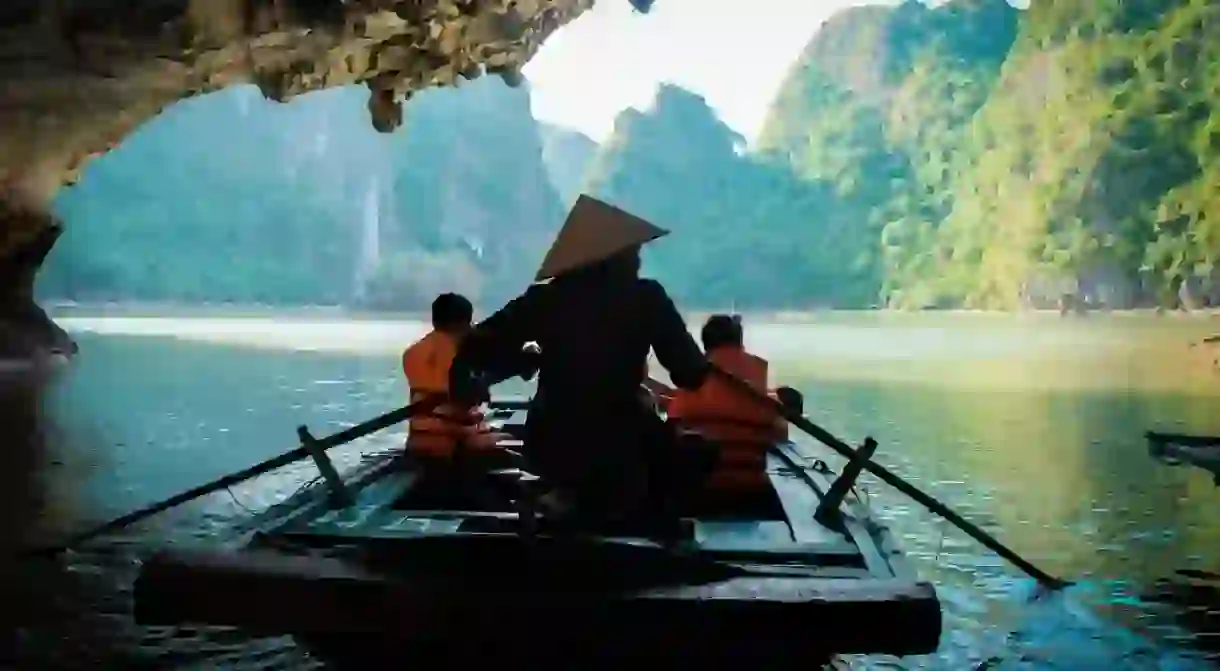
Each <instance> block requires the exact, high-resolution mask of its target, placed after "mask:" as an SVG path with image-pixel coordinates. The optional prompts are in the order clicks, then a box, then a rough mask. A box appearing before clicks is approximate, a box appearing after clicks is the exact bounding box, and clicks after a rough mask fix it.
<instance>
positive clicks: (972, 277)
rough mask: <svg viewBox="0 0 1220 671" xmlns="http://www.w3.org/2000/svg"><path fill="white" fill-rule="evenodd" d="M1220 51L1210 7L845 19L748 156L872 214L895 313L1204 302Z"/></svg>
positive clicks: (1157, 3) (960, 10)
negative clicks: (1086, 300) (762, 157)
mask: <svg viewBox="0 0 1220 671" xmlns="http://www.w3.org/2000/svg"><path fill="white" fill-rule="evenodd" d="M1218 37H1220V6H1216V5H1214V3H1209V2H1206V0H1144V1H1141V2H1127V3H1094V4H1088V3H1074V2H1065V1H1062V0H1034V2H1033V3H1032V5H1031V7H1030V9H1029V10H1027V11H1018V10H1015V9H1013V8H1011V7H1010V6H1008V5H1007V3H1006V2H1004V0H953V1H951V2H949V3H946V4H944V5H941V6H940V7H938V8H936V9H929V8H927V7H926V6H924V5H922V4H919V3H915V2H906V3H904V4H902V5H900V6H898V7H896V8H880V7H863V8H858V9H853V10H849V11H846V12H843V13H841V14H840V15H838V16H836V17H834V18H833V19H831V21H829V22H828V23H827V24H826V25H825V26H824V27H823V28H822V29H821V31H820V32H819V33H818V35H816V36H815V37H814V39H813V40H812V41H811V42H810V44H809V46H808V48H807V49H806V50H805V53H804V54H803V55H802V56H801V58H800V60H799V61H798V62H797V63H796V64H795V65H794V67H793V69H792V71H791V73H790V74H789V76H788V79H787V81H786V83H785V85H784V86H783V88H782V90H781V92H780V94H779V96H778V98H777V100H776V102H775V105H774V106H773V109H772V111H771V114H770V117H769V119H768V122H767V124H766V127H765V129H764V132H763V134H762V137H761V139H760V142H759V150H760V151H761V152H763V153H764V154H767V155H774V156H781V157H784V158H786V159H787V160H789V161H790V162H791V163H792V165H793V168H794V169H795V170H796V171H798V172H799V173H801V174H802V175H804V176H807V177H810V178H813V179H817V180H821V181H827V182H830V183H833V184H835V186H836V188H837V190H838V192H839V193H840V194H842V195H844V197H846V198H848V199H851V200H856V201H858V202H859V203H860V204H861V205H862V206H864V207H867V208H868V209H870V210H871V212H872V213H873V215H874V218H873V219H871V220H870V222H869V225H879V226H880V235H879V237H878V241H877V242H878V245H879V247H880V252H881V256H882V258H883V266H884V270H883V272H882V274H881V278H882V281H881V284H880V286H879V287H878V290H879V292H880V294H881V297H882V299H883V300H884V301H885V302H887V303H888V304H890V305H895V306H902V307H924V306H935V305H965V306H969V307H988V308H1008V309H1011V308H1015V307H1018V306H1020V305H1023V304H1025V305H1028V304H1035V305H1036V304H1045V303H1049V302H1052V301H1054V300H1055V299H1057V298H1058V297H1059V295H1061V294H1062V293H1066V292H1076V293H1081V294H1083V295H1085V296H1087V297H1090V298H1093V299H1095V300H1100V301H1104V302H1106V303H1108V304H1111V305H1115V306H1119V307H1122V306H1130V305H1134V304H1140V303H1150V302H1158V303H1160V304H1173V303H1176V302H1177V301H1178V300H1179V297H1180V298H1181V299H1182V300H1184V301H1186V302H1188V303H1190V302H1197V301H1198V300H1199V299H1200V298H1202V295H1203V294H1205V293H1208V292H1212V293H1214V292H1215V289H1216V284H1217V279H1218V278H1220V273H1218V272H1217V268H1216V263H1217V257H1218V256H1220V221H1218V220H1217V217H1218V216H1220V211H1217V210H1216V206H1215V203H1216V202H1217V200H1216V195H1218V194H1217V193H1215V191H1216V190H1217V189H1220V186H1218V182H1217V179H1216V177H1217V176H1220V160H1218V159H1220V153H1218V152H1220V110H1218V109H1217V103H1216V100H1217V99H1216V93H1217V89H1218V88H1220V46H1218V45H1220V41H1218V39H1217V38H1218ZM1209 210H1210V211H1209Z"/></svg>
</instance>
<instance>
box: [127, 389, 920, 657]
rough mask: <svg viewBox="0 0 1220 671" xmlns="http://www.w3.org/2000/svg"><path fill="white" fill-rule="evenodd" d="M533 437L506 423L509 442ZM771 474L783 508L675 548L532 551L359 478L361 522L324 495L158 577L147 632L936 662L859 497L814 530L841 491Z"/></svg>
mask: <svg viewBox="0 0 1220 671" xmlns="http://www.w3.org/2000/svg"><path fill="white" fill-rule="evenodd" d="M522 419H523V418H522V415H521V414H520V412H519V411H517V412H507V413H501V414H500V416H499V417H498V420H499V421H500V422H503V423H505V424H506V426H507V427H508V428H512V427H513V425H519V424H520V422H521V421H522ZM767 472H768V475H769V481H770V484H771V491H769V492H765V494H764V495H756V496H753V497H752V498H751V500H750V501H749V503H748V505H746V504H745V503H746V502H744V501H717V500H715V497H714V496H713V497H710V498H709V499H708V500H704V501H697V502H694V503H693V504H692V505H691V506H690V509H689V510H687V511H686V513H687V515H686V517H685V518H684V519H682V520H681V523H680V524H677V525H674V526H671V527H669V532H667V533H651V531H655V530H651V531H650V530H642V529H639V528H638V527H637V528H622V529H617V530H614V529H607V528H606V527H604V526H600V527H598V528H596V529H573V528H571V527H568V526H562V527H561V526H550V525H551V524H552V522H554V523H555V524H556V525H558V521H548V520H547V519H546V518H545V517H538V518H534V519H535V520H536V522H535V526H534V527H533V528H532V531H529V532H526V531H525V528H524V527H523V526H522V525H521V524H520V522H521V519H519V517H518V514H517V512H515V510H514V509H513V508H514V506H512V505H504V506H501V508H502V509H495V508H496V506H494V505H492V506H482V508H481V509H477V508H479V507H478V506H460V505H443V506H428V505H423V504H424V503H425V502H427V501H428V499H429V497H418V496H415V495H414V494H413V493H414V492H418V491H420V490H422V489H423V488H424V483H425V482H426V478H427V475H426V469H421V468H419V467H418V466H417V465H415V464H412V462H410V460H408V459H405V458H401V457H399V458H387V459H386V460H384V461H383V462H381V463H379V464H377V465H376V466H375V467H373V468H371V469H367V470H365V471H363V472H361V473H359V474H356V475H355V476H354V477H352V478H349V480H348V483H347V484H348V488H349V495H350V499H349V500H348V502H347V505H343V506H342V507H328V506H327V505H326V504H325V502H324V499H322V498H319V497H317V496H316V495H315V496H314V498H312V499H310V501H311V502H310V503H309V504H308V505H304V506H301V507H299V508H298V509H297V510H296V511H295V512H292V513H290V514H279V513H277V514H275V515H272V516H268V517H265V518H263V519H262V520H261V521H260V522H258V523H257V524H258V526H259V530H258V533H257V534H256V535H255V537H254V539H253V541H252V542H251V543H250V544H249V545H248V546H245V547H244V548H241V549H239V550H238V551H236V552H229V553H224V554H219V553H191V552H181V551H180V552H175V553H167V554H165V555H164V556H161V557H158V558H156V559H154V560H151V561H150V562H148V563H146V564H145V566H144V569H143V571H142V574H141V578H140V581H138V583H137V593H138V596H137V604H139V607H140V609H141V610H140V613H139V614H138V617H140V618H141V621H143V622H145V623H147V624H157V623H171V622H193V623H209V624H225V625H230V626H240V627H244V628H246V629H248V630H251V631H257V632H267V633H291V634H293V635H295V636H297V637H298V639H299V640H302V641H303V642H305V643H306V644H307V645H308V646H309V647H310V648H311V649H313V650H315V651H317V652H319V654H321V655H323V656H324V657H326V658H328V659H345V660H347V661H348V662H350V663H351V664H352V667H353V668H365V667H367V666H368V664H370V663H372V662H371V661H369V660H373V659H375V658H376V655H371V656H368V657H367V658H366V657H362V655H365V654H366V653H369V652H370V651H373V650H377V651H380V652H379V653H378V654H381V653H383V652H384V651H385V650H386V649H399V648H403V647H404V646H405V648H407V649H411V650H413V651H415V653H418V654H419V655H420V656H421V658H422V657H426V655H424V653H423V652H422V651H425V650H430V649H432V648H433V647H434V646H435V647H437V649H443V650H445V651H446V654H453V653H454V652H455V651H457V652H461V651H463V650H466V651H472V650H474V651H478V652H479V654H484V655H490V654H494V655H496V656H498V657H504V656H506V655H509V656H514V657H521V658H522V659H526V658H533V657H536V656H537V655H538V654H543V655H544V656H548V655H549V656H550V657H551V658H556V657H558V658H563V659H575V658H578V657H580V656H581V655H591V657H590V659H601V658H604V656H605V655H606V654H610V653H614V654H627V652H629V651H631V654H633V655H637V656H639V657H640V658H641V659H649V658H651V657H650V656H655V654H656V651H658V650H672V651H676V652H681V655H680V656H682V657H684V658H687V659H689V658H692V657H691V655H693V654H694V653H695V652H698V653H699V654H703V655H705V656H707V658H708V659H710V660H716V659H720V658H722V657H723V658H734V659H742V660H746V659H750V660H755V661H758V660H760V659H762V658H764V657H765V658H767V659H772V658H774V660H784V661H785V663H797V662H800V661H802V660H804V661H806V662H809V661H812V660H815V659H824V658H825V656H826V655H829V654H835V653H839V654H842V653H887V654H896V655H907V654H926V653H928V652H931V651H933V650H934V649H935V648H936V645H937V642H938V640H939V637H940V633H941V612H940V604H939V600H938V599H937V597H936V593H935V590H934V589H933V588H932V586H931V585H929V584H928V583H926V582H921V581H919V580H918V579H917V578H916V576H915V575H914V573H913V572H912V571H911V570H910V569H909V567H908V566H907V565H906V563H905V561H904V559H903V556H902V553H901V552H900V551H899V550H898V548H897V546H896V544H895V543H894V541H893V538H892V536H891V534H890V532H889V531H888V530H887V529H886V528H884V527H882V526H880V525H878V524H877V523H876V522H875V521H873V520H872V519H871V517H870V516H869V514H868V509H867V506H866V505H864V504H863V503H862V502H861V501H859V500H858V499H856V498H855V497H854V496H851V495H849V496H847V497H846V498H845V499H843V500H842V501H841V502H840V504H839V505H838V507H837V509H838V511H839V514H838V515H832V516H829V517H823V518H821V519H822V520H825V523H824V522H822V521H819V520H818V519H815V511H816V510H817V509H818V507H819V504H820V503H821V502H822V500H823V498H828V499H830V500H833V499H834V498H835V497H833V496H831V497H827V493H828V492H830V491H831V489H832V483H834V482H835V478H836V474H835V473H833V472H831V471H830V470H829V469H828V468H826V466H825V464H823V463H822V462H821V461H820V460H819V459H817V458H816V456H815V455H811V454H805V453H802V450H801V448H800V447H799V446H798V445H796V444H794V443H790V442H785V443H781V444H778V445H774V446H773V449H771V450H770V451H769V455H768V458H767ZM315 494H316V493H315ZM526 509H528V508H526ZM532 517H533V516H531V518H532ZM531 518H526V519H527V520H528V519H531ZM565 524H566V523H565ZM285 604H287V607H285ZM539 622H546V623H548V625H547V627H546V628H543V629H540V628H539V627H538V625H537V623H539ZM795 623H800V625H799V627H798V626H796V624H795ZM760 655H762V657H760ZM360 660H363V661H360ZM776 663H778V661H777V662H776ZM362 665H363V666H362Z"/></svg>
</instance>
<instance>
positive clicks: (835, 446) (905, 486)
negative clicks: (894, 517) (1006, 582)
mask: <svg viewBox="0 0 1220 671" xmlns="http://www.w3.org/2000/svg"><path fill="white" fill-rule="evenodd" d="M711 370H712V373H713V374H715V375H716V376H717V377H719V378H721V379H722V380H724V381H725V382H726V383H728V384H729V385H730V386H732V387H734V388H735V389H737V390H738V391H740V392H742V393H743V394H747V395H749V396H750V397H752V398H754V399H755V400H756V401H758V402H759V403H765V404H766V405H767V406H768V407H770V408H772V409H774V410H775V411H776V412H777V413H779V415H780V416H781V417H783V418H784V419H785V420H787V421H788V423H789V424H792V425H793V426H795V427H797V428H798V429H800V430H802V431H804V432H805V433H807V434H809V435H810V436H812V437H813V438H815V439H817V440H818V442H820V443H822V444H824V445H825V446H826V447H829V448H830V449H832V450H834V451H835V452H838V453H839V454H841V455H842V456H844V457H846V458H847V459H853V458H854V457H855V455H856V450H854V449H853V448H852V447H851V446H849V445H847V444H846V443H844V442H843V441H841V440H839V439H838V438H836V437H835V436H834V435H833V434H831V433H830V432H829V431H826V430H825V429H823V428H821V427H820V426H818V425H816V424H814V423H813V422H811V421H809V420H808V419H806V418H805V417H804V416H802V415H801V414H799V413H797V412H794V411H793V410H792V409H790V408H788V407H786V406H784V405H783V404H782V403H779V402H778V401H776V400H775V399H773V398H771V397H770V396H768V395H766V394H765V393H763V392H761V391H759V390H758V389H755V388H754V386H753V385H751V384H749V383H748V382H746V381H745V380H742V379H741V378H739V377H737V376H736V375H733V374H732V373H729V372H728V371H726V370H724V369H723V368H720V367H719V366H716V365H715V364H712V366H711ZM862 463H863V464H864V469H865V470H867V471H868V472H869V473H872V474H873V475H875V476H877V477H878V478H879V479H880V480H881V481H882V482H884V483H886V484H887V485H889V486H891V487H893V488H894V489H897V490H898V491H900V492H902V493H903V494H905V495H907V496H908V497H910V498H911V499H913V500H914V501H915V502H916V503H918V504H920V505H922V506H923V507H925V508H927V509H928V510H930V511H932V512H933V513H935V514H937V515H940V516H941V517H943V518H944V519H946V520H948V521H949V523H950V524H952V525H954V526H956V527H957V528H959V529H961V530H962V531H964V532H965V533H966V535H968V536H970V537H971V538H973V539H974V540H976V541H978V542H979V543H981V544H982V545H983V546H984V547H986V548H987V549H989V550H991V551H992V552H995V553H996V554H998V555H1000V556H1001V557H1003V558H1004V559H1007V560H1008V561H1010V562H1012V564H1013V565H1015V566H1016V567H1017V568H1019V569H1021V570H1022V571H1024V572H1025V573H1026V574H1028V575H1029V576H1030V577H1032V578H1033V579H1035V580H1037V581H1038V582H1039V583H1042V584H1043V585H1045V586H1047V587H1050V588H1052V589H1059V588H1061V587H1066V586H1067V585H1069V584H1070V583H1068V582H1067V581H1065V580H1062V579H1060V578H1056V577H1054V576H1052V575H1051V574H1049V573H1047V572H1045V571H1043V570H1042V569H1040V568H1038V567H1037V566H1034V565H1033V564H1031V563H1029V562H1028V561H1026V560H1025V559H1024V558H1022V557H1021V556H1020V555H1018V554H1017V553H1016V552H1014V551H1012V550H1010V549H1009V548H1008V547H1007V546H1005V545H1004V544H1002V543H1000V541H998V540H996V539H995V537H993V536H992V535H990V534H988V533H987V532H986V531H983V530H982V529H980V528H978V527H977V526H975V525H974V524H973V523H971V522H970V521H969V520H967V519H965V518H963V517H962V516H961V515H958V514H957V513H955V512H953V510H952V509H950V508H949V507H948V506H946V505H945V504H943V503H941V502H940V501H937V500H936V499H934V498H932V497H931V496H930V495H928V494H926V493H924V492H923V491H922V490H920V489H918V488H917V487H915V486H914V485H912V484H911V483H909V482H907V481H906V480H903V479H902V478H900V477H898V476H897V475H895V474H894V473H893V472H891V471H890V470H889V469H887V468H885V467H884V466H882V465H880V464H878V463H876V462H875V461H873V460H871V459H866V460H863V462H862Z"/></svg>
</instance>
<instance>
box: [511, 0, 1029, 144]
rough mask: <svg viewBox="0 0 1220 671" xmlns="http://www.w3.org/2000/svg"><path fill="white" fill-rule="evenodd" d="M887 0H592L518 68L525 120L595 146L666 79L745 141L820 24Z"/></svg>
mask: <svg viewBox="0 0 1220 671" xmlns="http://www.w3.org/2000/svg"><path fill="white" fill-rule="evenodd" d="M943 1H944V0H930V1H927V2H926V4H929V5H932V6H936V5H939V4H941V3H942V2H943ZM896 2H897V0H871V1H870V0H656V2H655V3H654V4H653V7H652V11H651V12H649V13H648V14H639V13H636V12H635V11H634V10H632V9H631V5H630V4H629V3H628V2H627V0H598V2H597V4H596V5H594V7H593V9H591V10H589V11H588V12H585V13H584V14H583V15H581V17H580V18H578V19H576V20H575V21H573V22H571V23H569V24H568V25H566V26H564V27H563V28H560V29H559V30H558V31H556V33H555V34H554V35H552V36H551V37H550V39H548V40H547V41H546V42H545V43H544V44H543V46H542V49H541V50H540V51H539V53H538V54H537V55H536V56H535V57H534V59H533V60H532V61H530V62H529V63H528V64H527V65H526V66H525V74H526V76H527V77H529V79H530V82H531V85H532V87H533V108H534V115H535V116H536V117H538V119H540V120H542V121H547V122H550V123H556V124H560V125H563V126H568V127H571V128H575V129H577V130H581V131H583V132H585V133H586V134H588V135H589V136H590V137H592V138H593V139H594V140H597V141H599V142H600V141H601V140H603V139H605V137H606V136H607V135H608V134H609V133H610V131H611V130H612V129H613V124H614V117H615V116H616V115H618V113H619V112H620V111H622V110H623V109H624V108H626V107H637V108H640V109H645V108H647V107H648V104H649V103H650V102H651V100H652V95H653V93H654V92H655V91H656V88H657V85H658V84H660V83H661V82H672V83H674V84H678V85H679V86H682V87H684V88H687V89H690V90H692V91H695V92H697V93H699V94H701V95H703V97H704V98H706V99H707V101H708V103H709V104H711V106H712V107H714V108H715V109H716V111H717V112H718V113H719V114H720V118H721V119H722V120H723V121H724V122H725V123H727V124H729V125H730V126H732V127H733V129H734V130H736V131H737V132H739V133H741V134H742V135H744V136H745V137H746V138H748V139H749V140H751V141H753V140H754V138H755V137H756V136H757V134H758V131H759V130H761V126H762V122H763V117H764V116H765V114H766V111H767V107H768V106H769V105H770V104H771V100H772V99H773V97H774V96H775V93H776V91H777V89H778V88H779V85H780V83H781V82H782V81H783V78H784V76H785V75H786V74H787V72H788V66H789V65H791V63H792V62H793V61H794V60H795V59H796V57H797V56H798V55H800V52H801V49H803V48H804V47H805V44H806V43H808V41H809V39H810V38H812V37H813V35H814V33H815V32H817V29H818V27H819V26H821V25H822V22H823V21H825V20H826V19H827V18H829V17H830V16H831V15H832V14H834V13H835V12H838V11H840V10H842V9H845V8H847V7H851V6H854V5H862V4H896ZM1009 4H1011V5H1013V6H1014V7H1020V8H1025V7H1027V6H1028V4H1029V3H1028V0H1009Z"/></svg>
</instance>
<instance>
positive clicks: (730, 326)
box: [699, 315, 745, 352]
mask: <svg viewBox="0 0 1220 671" xmlns="http://www.w3.org/2000/svg"><path fill="white" fill-rule="evenodd" d="M699 337H700V339H702V340H703V350H704V351H705V352H706V351H711V350H712V349H715V348H717V347H723V346H726V345H728V346H732V347H741V346H742V345H743V344H744V339H745V337H744V334H743V332H742V329H741V317H739V316H737V315H712V316H711V317H708V318H707V322H705V323H704V324H703V331H701V332H700V333H699Z"/></svg>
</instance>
